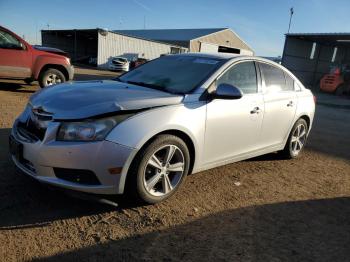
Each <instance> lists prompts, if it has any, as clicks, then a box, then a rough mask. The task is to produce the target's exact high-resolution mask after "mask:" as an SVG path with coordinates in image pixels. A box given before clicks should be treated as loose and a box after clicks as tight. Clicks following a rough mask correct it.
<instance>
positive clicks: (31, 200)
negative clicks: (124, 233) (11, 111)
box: [0, 128, 138, 231]
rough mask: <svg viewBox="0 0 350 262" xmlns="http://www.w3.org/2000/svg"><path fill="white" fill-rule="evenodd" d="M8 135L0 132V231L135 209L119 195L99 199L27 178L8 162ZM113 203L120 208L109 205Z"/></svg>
mask: <svg viewBox="0 0 350 262" xmlns="http://www.w3.org/2000/svg"><path fill="white" fill-rule="evenodd" d="M10 132H11V129H9V128H3V129H0V231H1V230H8V229H15V228H31V227H40V226H44V225H47V224H50V223H52V222H53V221H56V220H61V219H65V218H73V217H74V218H77V217H81V216H86V215H92V214H100V213H104V212H110V211H113V210H117V211H118V210H121V209H122V208H124V209H128V208H133V207H135V206H138V205H137V204H135V203H132V202H130V201H127V200H126V199H124V197H122V196H112V197H103V198H102V196H91V195H85V194H79V193H73V192H70V191H62V190H58V189H54V188H51V187H48V186H45V185H42V184H40V183H39V182H37V181H36V180H34V179H32V178H31V177H28V176H26V175H25V174H23V173H22V172H20V171H19V170H18V169H16V167H15V166H14V164H13V163H12V161H11V159H10V156H9V147H8V137H9V135H10ZM101 201H102V202H101ZM108 201H110V202H108ZM103 203H104V204H103ZM115 203H118V204H119V206H118V207H116V206H113V205H111V204H115Z"/></svg>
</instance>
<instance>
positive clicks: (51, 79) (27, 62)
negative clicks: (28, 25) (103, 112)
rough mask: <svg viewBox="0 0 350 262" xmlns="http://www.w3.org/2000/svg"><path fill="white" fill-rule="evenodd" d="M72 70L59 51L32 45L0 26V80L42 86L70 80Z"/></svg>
mask: <svg viewBox="0 0 350 262" xmlns="http://www.w3.org/2000/svg"><path fill="white" fill-rule="evenodd" d="M73 76H74V68H73V66H72V65H71V63H70V59H69V57H68V55H67V53H65V52H63V51H62V50H59V49H55V48H48V47H41V46H32V45H30V44H28V43H27V42H26V41H25V40H23V39H22V38H21V37H19V36H18V35H16V34H15V33H13V32H11V31H10V30H8V29H6V28H4V27H1V26H0V78H5V79H21V80H24V81H25V82H27V83H31V82H32V81H35V80H38V82H39V85H40V86H41V87H46V86H50V85H53V84H59V83H63V82H65V81H68V80H72V79H73Z"/></svg>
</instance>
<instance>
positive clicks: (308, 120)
mask: <svg viewBox="0 0 350 262" xmlns="http://www.w3.org/2000/svg"><path fill="white" fill-rule="evenodd" d="M299 119H304V120H305V121H306V123H307V128H308V130H310V124H311V119H310V117H309V116H308V115H306V114H303V115H301V116H300V117H299V118H298V119H297V120H296V121H295V122H297V121H298V120H299Z"/></svg>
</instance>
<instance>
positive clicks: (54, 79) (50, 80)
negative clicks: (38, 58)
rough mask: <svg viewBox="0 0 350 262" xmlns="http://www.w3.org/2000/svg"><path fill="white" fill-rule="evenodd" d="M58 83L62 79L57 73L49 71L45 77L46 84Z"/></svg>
mask: <svg viewBox="0 0 350 262" xmlns="http://www.w3.org/2000/svg"><path fill="white" fill-rule="evenodd" d="M59 83H62V79H61V78H60V77H59V76H58V75H56V74H53V73H51V74H49V75H47V76H46V79H45V85H46V86H51V85H55V84H59Z"/></svg>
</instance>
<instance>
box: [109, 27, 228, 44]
mask: <svg viewBox="0 0 350 262" xmlns="http://www.w3.org/2000/svg"><path fill="white" fill-rule="evenodd" d="M225 29H228V28H199V29H143V30H113V31H114V32H117V33H121V34H125V35H130V36H136V37H141V38H146V39H153V40H159V41H177V42H185V41H190V40H192V39H195V38H198V37H202V36H205V35H209V34H212V33H216V32H219V31H222V30H225Z"/></svg>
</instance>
